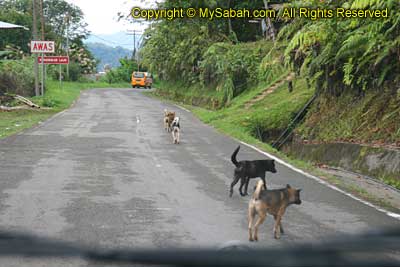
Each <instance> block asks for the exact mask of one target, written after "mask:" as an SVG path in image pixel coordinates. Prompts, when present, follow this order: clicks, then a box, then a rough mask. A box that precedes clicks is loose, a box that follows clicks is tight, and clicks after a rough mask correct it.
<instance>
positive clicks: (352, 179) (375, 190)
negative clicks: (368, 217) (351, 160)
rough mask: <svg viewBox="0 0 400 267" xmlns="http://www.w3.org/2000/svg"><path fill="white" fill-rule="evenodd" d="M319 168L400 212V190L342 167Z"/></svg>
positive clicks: (379, 202)
mask: <svg viewBox="0 0 400 267" xmlns="http://www.w3.org/2000/svg"><path fill="white" fill-rule="evenodd" d="M318 170H319V171H321V172H323V173H326V174H328V175H331V176H333V177H335V178H336V179H338V180H339V181H340V182H341V184H342V185H343V186H344V187H346V188H350V189H355V188H357V189H360V190H362V191H364V192H366V193H367V196H368V198H370V199H369V200H372V201H373V202H378V203H376V204H381V206H382V204H383V203H384V206H385V208H389V207H387V205H389V206H390V209H391V210H392V211H394V212H397V213H400V190H398V189H396V188H394V187H392V186H389V185H387V184H385V183H383V182H381V181H379V180H378V179H375V178H372V177H369V176H365V175H362V174H359V173H355V172H351V171H347V170H344V169H341V168H336V167H330V166H326V165H324V166H319V167H318Z"/></svg>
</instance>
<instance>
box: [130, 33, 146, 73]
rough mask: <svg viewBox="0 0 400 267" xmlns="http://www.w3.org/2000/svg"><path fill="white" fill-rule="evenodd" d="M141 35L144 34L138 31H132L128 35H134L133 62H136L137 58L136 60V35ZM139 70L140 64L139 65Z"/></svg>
mask: <svg viewBox="0 0 400 267" xmlns="http://www.w3.org/2000/svg"><path fill="white" fill-rule="evenodd" d="M140 33H143V32H138V31H136V30H131V31H128V33H127V34H128V35H133V52H132V60H135V58H136V54H137V53H136V34H140ZM138 68H139V64H138ZM138 71H140V70H138Z"/></svg>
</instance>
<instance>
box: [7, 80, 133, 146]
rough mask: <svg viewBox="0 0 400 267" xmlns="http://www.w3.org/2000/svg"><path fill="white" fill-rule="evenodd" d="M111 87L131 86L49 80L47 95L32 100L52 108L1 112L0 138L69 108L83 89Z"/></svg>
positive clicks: (125, 85) (125, 84) (126, 84)
mask: <svg viewBox="0 0 400 267" xmlns="http://www.w3.org/2000/svg"><path fill="white" fill-rule="evenodd" d="M110 87H113V88H115V87H119V88H124V87H126V88H128V87H130V86H129V84H128V83H121V84H108V83H104V82H88V83H79V82H63V83H62V87H60V86H59V83H58V82H57V81H47V82H46V91H45V95H44V96H42V97H32V98H31V100H32V101H33V102H35V103H37V104H38V105H40V106H43V107H50V108H51V109H41V110H17V111H12V112H0V139H2V138H5V137H7V136H10V135H13V134H15V133H18V132H20V131H22V130H24V129H27V128H30V127H32V126H34V125H36V124H37V123H39V122H41V121H44V120H46V119H47V118H49V117H50V116H52V115H54V114H56V113H58V112H60V111H62V110H64V109H66V108H69V107H70V106H71V104H72V103H73V102H74V101H75V100H76V99H77V98H78V97H79V94H80V92H81V91H82V90H86V89H92V88H110Z"/></svg>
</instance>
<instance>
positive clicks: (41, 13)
mask: <svg viewBox="0 0 400 267" xmlns="http://www.w3.org/2000/svg"><path fill="white" fill-rule="evenodd" d="M39 4H40V22H41V30H42V41H45V38H44V16H43V0H39ZM45 79H46V70H45V64H44V53H42V84H41V90H40V94H41V95H42V96H44V83H45Z"/></svg>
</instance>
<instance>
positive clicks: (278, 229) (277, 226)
mask: <svg viewBox="0 0 400 267" xmlns="http://www.w3.org/2000/svg"><path fill="white" fill-rule="evenodd" d="M284 213H285V208H281V209H280V210H279V211H278V214H277V215H276V220H275V226H274V238H275V239H279V238H281V235H280V234H281V233H282V230H281V220H282V216H283V214H284Z"/></svg>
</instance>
